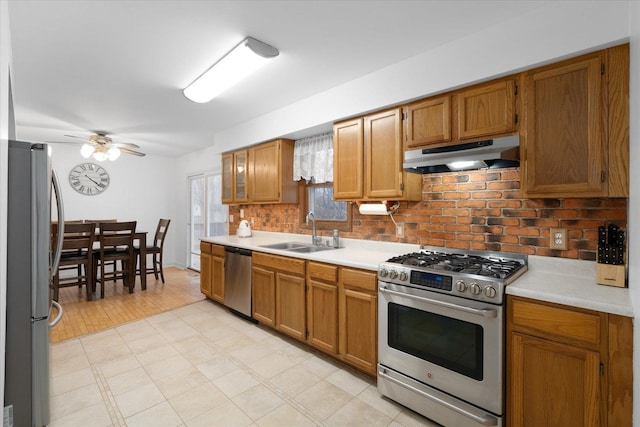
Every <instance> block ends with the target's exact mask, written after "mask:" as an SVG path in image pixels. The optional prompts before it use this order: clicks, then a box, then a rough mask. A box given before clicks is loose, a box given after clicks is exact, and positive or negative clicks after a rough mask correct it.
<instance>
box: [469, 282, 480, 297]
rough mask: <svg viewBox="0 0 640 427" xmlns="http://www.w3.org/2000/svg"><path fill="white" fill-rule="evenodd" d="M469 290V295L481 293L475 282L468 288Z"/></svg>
mask: <svg viewBox="0 0 640 427" xmlns="http://www.w3.org/2000/svg"><path fill="white" fill-rule="evenodd" d="M469 289H471V293H472V294H474V295H480V294H481V293H482V288H481V287H480V285H478V284H477V283H476V282H473V283H472V284H471V286H469Z"/></svg>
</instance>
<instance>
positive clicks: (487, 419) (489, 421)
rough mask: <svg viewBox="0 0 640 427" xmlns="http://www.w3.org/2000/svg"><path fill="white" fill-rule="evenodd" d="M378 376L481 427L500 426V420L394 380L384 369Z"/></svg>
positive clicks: (379, 371)
mask: <svg viewBox="0 0 640 427" xmlns="http://www.w3.org/2000/svg"><path fill="white" fill-rule="evenodd" d="M378 375H379V376H381V377H382V378H384V379H386V380H389V381H391V382H393V383H395V384H398V385H399V386H402V387H405V388H407V389H409V390H411V391H413V392H415V393H418V394H419V395H421V396H424V397H426V398H427V399H430V400H433V401H434V402H436V403H438V404H440V405H442V406H444V407H447V408H449V409H451V410H452V411H455V412H457V413H459V414H460V415H463V416H465V417H467V418H470V419H472V420H473V421H475V422H476V423H478V424H480V425H483V426H496V425H498V419H497V418H496V417H493V416H490V415H488V414H487V415H485V416H480V415H476V414H473V413H471V412H469V411H466V410H465V409H463V408H460V407H459V406H456V405H454V404H452V403H450V402H447V401H446V400H442V399H440V398H439V397H437V396H433V395H431V394H429V393H425V392H424V391H422V390H420V389H418V388H416V387H413V386H412V385H411V384H406V383H404V382H402V381H400V380H398V379H396V378H394V377H392V376H390V375H387V374H386V373H385V372H384V369H383V370H380V369H378Z"/></svg>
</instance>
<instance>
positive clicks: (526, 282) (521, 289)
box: [506, 255, 633, 317]
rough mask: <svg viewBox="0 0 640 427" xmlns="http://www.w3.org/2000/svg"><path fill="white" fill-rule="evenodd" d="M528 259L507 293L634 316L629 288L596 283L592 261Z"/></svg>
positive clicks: (549, 258) (545, 258) (535, 257)
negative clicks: (524, 270)
mask: <svg viewBox="0 0 640 427" xmlns="http://www.w3.org/2000/svg"><path fill="white" fill-rule="evenodd" d="M528 262H529V265H528V267H527V272H526V273H525V274H523V275H522V276H520V277H519V278H518V279H516V280H515V281H514V282H513V283H512V284H510V285H509V286H507V287H506V293H507V295H516V296H521V297H526V298H533V299H537V300H542V301H547V302H555V303H558V304H564V305H569V306H572V307H579V308H586V309H589V310H596V311H602V312H605V313H610V314H619V315H621V316H627V317H633V307H632V305H631V296H630V295H629V289H628V288H617V287H614V286H604V285H598V284H597V283H596V263H595V262H594V261H582V260H573V259H565V258H553V257H541V256H535V255H529V259H528Z"/></svg>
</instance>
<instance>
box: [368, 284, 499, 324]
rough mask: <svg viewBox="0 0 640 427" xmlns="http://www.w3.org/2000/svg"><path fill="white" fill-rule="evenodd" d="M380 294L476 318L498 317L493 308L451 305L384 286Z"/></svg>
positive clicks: (381, 287)
mask: <svg viewBox="0 0 640 427" xmlns="http://www.w3.org/2000/svg"><path fill="white" fill-rule="evenodd" d="M380 292H382V293H385V294H391V295H397V296H400V297H406V298H409V299H413V300H416V301H420V302H426V303H429V304H433V305H439V306H440V307H446V308H452V309H454V310H459V311H464V312H465V313H471V314H475V315H477V316H482V317H497V316H498V311H497V310H496V309H493V308H488V309H487V308H483V309H477V308H471V307H465V306H464V305H458V304H453V303H450V302H445V301H438V300H435V299H431V298H425V297H419V296H417V295H411V294H408V293H405V292H398V291H394V290H391V289H389V288H387V287H386V286H380Z"/></svg>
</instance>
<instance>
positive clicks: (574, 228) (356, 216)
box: [229, 168, 627, 260]
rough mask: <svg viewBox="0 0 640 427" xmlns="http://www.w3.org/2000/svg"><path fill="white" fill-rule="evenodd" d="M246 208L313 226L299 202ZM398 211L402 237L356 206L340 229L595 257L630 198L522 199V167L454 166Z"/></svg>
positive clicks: (267, 219) (358, 235)
mask: <svg viewBox="0 0 640 427" xmlns="http://www.w3.org/2000/svg"><path fill="white" fill-rule="evenodd" d="M241 208H242V209H244V215H245V218H253V225H252V228H253V229H254V230H262V231H278V232H286V233H300V234H309V233H310V231H309V230H308V229H307V228H305V227H300V216H301V215H300V211H299V207H298V205H292V204H273V205H234V206H230V207H229V214H231V215H234V218H239V210H240V209H241ZM393 218H394V219H395V221H396V222H398V223H403V224H404V237H403V238H398V237H396V235H395V226H394V224H393V222H392V221H391V218H389V217H386V216H365V215H360V213H359V212H358V210H357V208H355V206H354V209H353V218H352V220H353V227H352V231H351V232H341V236H343V237H348V238H355V239H370V240H384V241H390V242H403V243H416V244H423V245H431V246H440V247H448V248H459V249H477V250H489V251H497V252H520V253H526V254H530V255H542V256H554V257H562V258H573V259H585V260H595V257H596V248H597V235H598V226H600V225H606V224H608V223H610V222H612V223H615V224H617V225H618V226H620V227H622V228H626V227H627V199H608V198H596V199H594V198H590V199H577V198H576V199H523V198H522V197H521V196H520V169H519V168H507V169H495V170H492V169H488V170H479V171H468V172H448V173H440V174H430V175H424V176H423V189H422V201H419V202H400V207H399V208H398V210H397V211H396V213H395V214H394V215H393ZM237 225H238V221H237V220H236V221H235V222H234V223H231V224H230V227H229V228H230V230H229V232H230V233H231V234H235V232H236V228H237ZM550 228H566V229H567V230H568V250H566V251H561V250H552V249H549V229H550ZM318 234H319V235H322V236H330V234H331V233H330V232H329V231H319V232H318Z"/></svg>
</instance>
